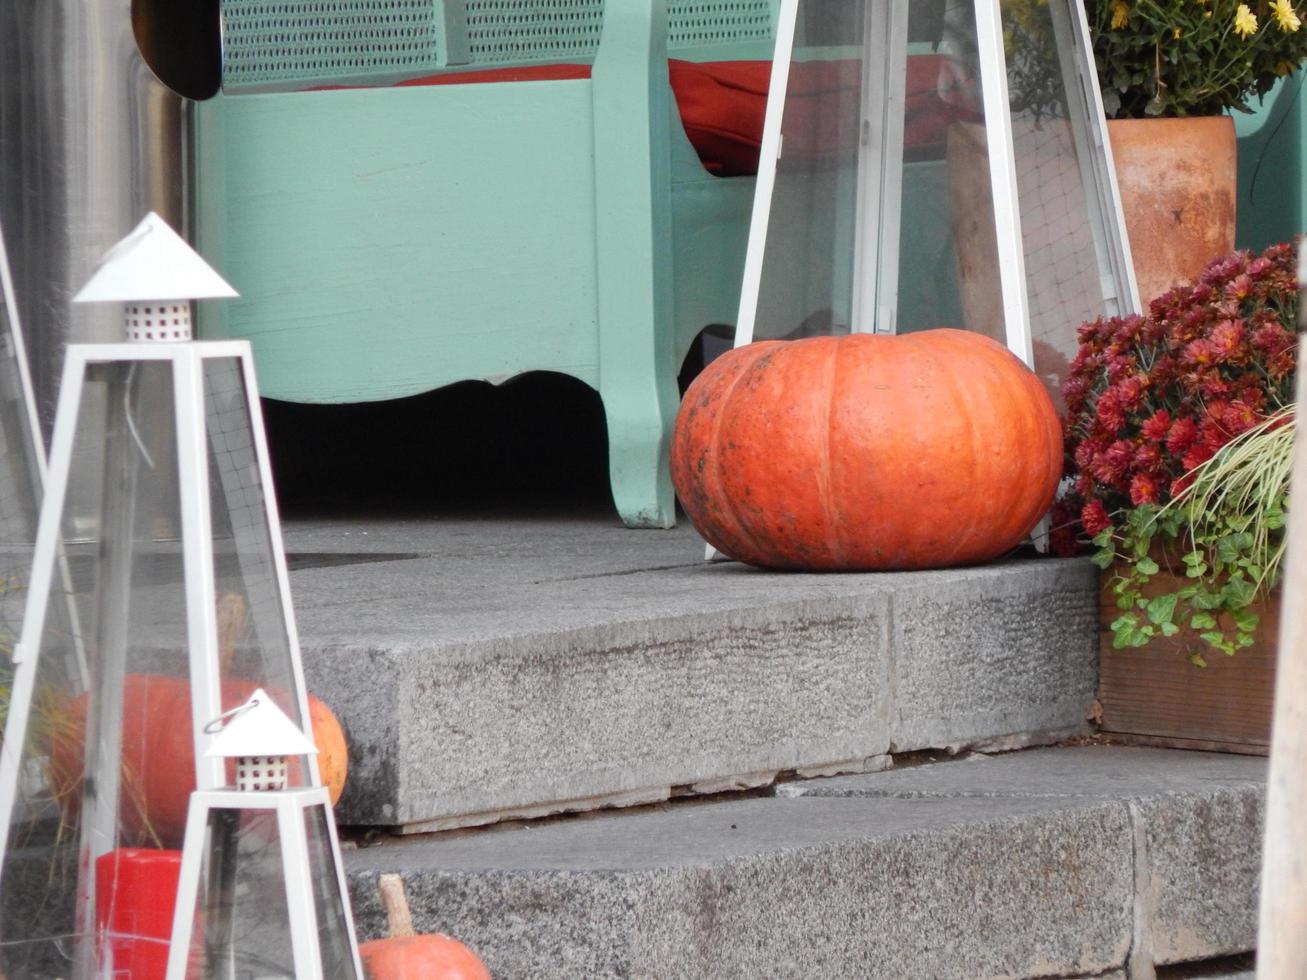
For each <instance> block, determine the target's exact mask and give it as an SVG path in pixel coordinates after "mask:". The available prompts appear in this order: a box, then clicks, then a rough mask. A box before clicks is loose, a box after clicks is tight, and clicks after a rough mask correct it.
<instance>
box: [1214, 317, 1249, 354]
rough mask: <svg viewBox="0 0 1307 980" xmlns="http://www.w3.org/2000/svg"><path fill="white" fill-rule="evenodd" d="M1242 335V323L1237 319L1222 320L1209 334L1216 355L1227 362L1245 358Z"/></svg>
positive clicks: (1243, 334)
mask: <svg viewBox="0 0 1307 980" xmlns="http://www.w3.org/2000/svg"><path fill="white" fill-rule="evenodd" d="M1244 336H1245V333H1244V328H1243V324H1242V323H1240V322H1239V321H1238V320H1222V321H1221V322H1220V323H1218V324H1217V325H1216V326H1215V327H1213V328H1212V332H1211V334H1210V335H1209V337H1210V341H1211V345H1212V347H1213V349H1215V351H1216V356H1217V357H1218V358H1220V360H1222V361H1224V362H1225V363H1227V364H1235V363H1243V361H1244V360H1246V359H1247V356H1246V352H1245V351H1244V350H1243V345H1244Z"/></svg>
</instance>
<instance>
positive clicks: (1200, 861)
mask: <svg viewBox="0 0 1307 980" xmlns="http://www.w3.org/2000/svg"><path fill="white" fill-rule="evenodd" d="M1265 776H1266V768H1265V760H1261V759H1256V758H1249V757H1241V756H1225V755H1216V754H1206V753H1192V752H1179V751H1168V750H1162V749H1136V748H1122V747H1110V746H1101V745H1085V746H1076V747H1058V748H1049V749H1031V750H1027V751H1021V752H1013V753H1007V754H1002V755H993V756H991V755H979V754H976V755H972V756H970V757H967V758H964V759H958V760H954V761H945V762H936V763H932V764H928V765H920V766H913V767H909V768H899V769H895V770H890V771H886V772H881V773H874V774H864V775H859V776H845V777H836V778H831V779H822V780H811V781H805V782H801V783H800V782H788V783H784V784H781V785H780V786H778V787H777V788H776V789H775V790H774V791H773V792H772V794H771V795H769V796H762V795H752V796H750V795H748V794H736V795H734V796H730V797H716V798H711V799H705V800H694V799H689V800H684V801H674V802H672V803H665V804H660V805H656V806H650V807H643V808H640V809H637V810H631V811H609V812H604V813H596V814H586V815H580V816H575V817H567V818H560V819H555V820H551V821H545V822H537V823H525V824H506V825H501V826H499V827H494V828H486V829H483V830H480V831H459V832H455V833H446V834H435V835H426V836H421V837H409V838H394V837H388V838H383V840H382V842H381V843H380V844H378V845H377V846H369V847H360V848H358V849H355V850H349V851H347V852H346V868H347V873H348V875H349V878H350V882H351V890H352V892H353V897H354V910H355V916H356V919H357V922H358V925H359V928H360V932H361V934H362V936H363V937H364V938H371V937H374V936H377V935H380V934H381V933H382V932H383V930H384V916H383V914H382V911H381V908H380V904H379V901H378V899H377V896H376V881H377V876H378V875H379V874H381V873H384V872H392V871H393V872H399V873H400V874H402V875H403V877H404V879H405V881H406V885H407V888H408V892H409V897H410V901H411V902H412V905H413V908H414V914H415V920H416V924H417V927H418V929H419V931H443V932H447V933H449V934H452V935H455V936H457V937H459V938H460V939H462V940H464V941H465V942H467V943H469V944H470V945H472V946H473V947H474V948H475V949H477V951H478V952H479V953H480V954H481V955H482V957H483V958H484V959H485V961H486V963H487V965H488V966H489V967H490V969H491V971H492V972H493V974H494V975H495V977H496V978H499V980H512V978H537V977H539V978H552V977H586V978H596V980H598V978H649V980H654V978H657V980H672V978H681V977H684V978H691V977H693V978H719V977H720V978H741V977H776V978H786V977H819V978H826V977H829V978H859V977H868V978H880V977H884V978H894V980H904V978H908V980H912V978H923V980H935V978H938V980H944V978H957V980H982V978H998V977H1005V978H1052V977H1065V978H1075V977H1123V978H1131V980H1145V978H1153V977H1160V978H1166V977H1174V978H1179V977H1184V976H1190V975H1192V976H1201V975H1204V974H1202V973H1201V972H1193V971H1201V970H1202V969H1207V968H1208V967H1209V966H1211V964H1212V962H1214V963H1215V965H1214V966H1211V968H1212V969H1218V970H1223V971H1224V973H1223V974H1219V973H1218V974H1217V975H1225V976H1238V975H1239V973H1240V972H1241V970H1240V969H1237V968H1231V967H1230V966H1229V964H1230V962H1231V961H1228V960H1226V961H1222V959H1221V958H1224V957H1231V956H1236V955H1238V954H1243V953H1246V952H1247V951H1249V950H1251V949H1252V947H1253V944H1254V942H1255V938H1256V913H1257V875H1258V867H1259V852H1260V846H1261V826H1262V819H1263V803H1264V783H1265ZM1234 962H1235V963H1236V966H1237V963H1238V961H1234ZM1223 964H1224V965H1223Z"/></svg>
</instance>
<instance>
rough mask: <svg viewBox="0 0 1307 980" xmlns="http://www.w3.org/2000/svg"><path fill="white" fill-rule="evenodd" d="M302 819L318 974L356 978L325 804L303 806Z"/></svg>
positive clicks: (348, 979)
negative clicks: (314, 918) (319, 959)
mask: <svg viewBox="0 0 1307 980" xmlns="http://www.w3.org/2000/svg"><path fill="white" fill-rule="evenodd" d="M304 821H305V827H304V829H305V836H306V840H307V841H308V852H309V875H310V877H311V879H312V888H313V905H314V909H315V910H316V912H317V919H318V937H319V940H318V941H319V947H320V949H321V950H322V975H323V977H325V978H327V980H357V978H358V974H357V973H356V972H355V970H354V951H353V946H352V944H351V943H350V929H349V919H348V918H347V914H346V910H345V903H344V898H343V895H342V892H341V879H340V874H339V869H338V866H337V864H336V851H335V848H334V847H333V846H332V838H331V832H330V830H329V828H328V825H327V809H326V807H324V806H310V807H306V808H305V810H304Z"/></svg>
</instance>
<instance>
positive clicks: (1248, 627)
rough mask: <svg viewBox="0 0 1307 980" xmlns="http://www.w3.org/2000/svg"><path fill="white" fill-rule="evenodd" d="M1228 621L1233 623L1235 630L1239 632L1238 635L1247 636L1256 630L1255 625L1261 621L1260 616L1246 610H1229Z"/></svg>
mask: <svg viewBox="0 0 1307 980" xmlns="http://www.w3.org/2000/svg"><path fill="white" fill-rule="evenodd" d="M1230 619H1232V620H1233V621H1234V627H1235V629H1237V630H1239V632H1240V633H1247V634H1249V635H1251V634H1252V632H1253V631H1254V630H1255V629H1257V624H1258V623H1259V622H1260V621H1261V617H1260V616H1258V615H1257V614H1256V613H1255V612H1253V611H1252V610H1250V609H1246V608H1240V609H1232V610H1230Z"/></svg>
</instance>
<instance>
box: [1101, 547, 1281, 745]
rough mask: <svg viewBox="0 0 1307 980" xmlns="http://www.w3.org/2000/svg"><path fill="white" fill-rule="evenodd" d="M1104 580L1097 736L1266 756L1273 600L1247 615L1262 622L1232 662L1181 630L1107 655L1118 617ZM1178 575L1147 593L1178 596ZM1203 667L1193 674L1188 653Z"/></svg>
mask: <svg viewBox="0 0 1307 980" xmlns="http://www.w3.org/2000/svg"><path fill="white" fill-rule="evenodd" d="M1110 577H1111V576H1110V574H1104V575H1103V588H1102V589H1101V591H1100V609H1101V612H1102V625H1101V632H1100V651H1101V655H1100V664H1099V694H1098V700H1099V702H1100V704H1101V705H1102V722H1101V727H1102V730H1103V731H1104V732H1108V733H1112V734H1114V735H1120V736H1123V737H1124V740H1126V741H1130V742H1135V743H1140V744H1152V745H1167V746H1172V747H1175V748H1189V749H1205V750H1209V751H1215V752H1241V753H1245V754H1249V755H1266V754H1267V753H1268V751H1269V749H1270V741H1271V710H1272V704H1273V700H1274V695H1275V661H1276V648H1277V644H1278V640H1279V635H1280V595H1279V591H1278V590H1277V591H1276V592H1274V593H1272V594H1271V596H1270V597H1268V599H1267V600H1265V601H1263V602H1260V603H1258V604H1256V605H1255V606H1254V607H1253V609H1254V611H1255V612H1257V613H1258V615H1260V616H1261V622H1260V623H1258V626H1257V632H1256V633H1255V634H1254V638H1253V645H1252V646H1250V647H1248V648H1247V649H1244V650H1240V651H1239V652H1237V653H1236V654H1235V655H1234V656H1233V657H1227V656H1225V655H1224V654H1222V653H1220V652H1218V651H1213V650H1212V649H1211V648H1210V647H1208V646H1207V644H1206V643H1204V642H1203V641H1202V640H1201V639H1199V638H1198V637H1197V636H1195V635H1193V634H1192V633H1190V632H1188V631H1181V632H1180V633H1179V634H1177V635H1176V636H1173V637H1170V638H1167V637H1154V638H1153V640H1152V641H1151V642H1150V643H1149V644H1148V645H1147V646H1145V647H1141V648H1127V649H1124V650H1114V649H1112V631H1111V630H1110V629H1109V628H1108V624H1109V623H1111V622H1112V620H1114V619H1116V617H1117V616H1119V615H1120V612H1119V610H1118V609H1117V608H1116V603H1115V601H1114V598H1113V596H1112V594H1111V591H1110V589H1108V588H1107V583H1108V581H1109V580H1110ZM1183 581H1184V579H1183V576H1182V575H1179V576H1178V575H1175V574H1173V573H1170V572H1168V571H1167V570H1166V569H1163V570H1162V571H1161V572H1159V573H1158V574H1157V575H1156V576H1154V577H1153V582H1152V585H1153V588H1150V589H1149V590H1148V591H1149V592H1156V593H1160V592H1165V591H1173V590H1174V589H1178V588H1180V587H1181V585H1182V584H1183ZM1193 649H1197V650H1200V651H1201V652H1202V654H1203V658H1204V659H1205V660H1206V661H1207V666H1206V667H1195V666H1194V665H1193V664H1192V663H1190V662H1189V659H1188V653H1189V651H1190V650H1193Z"/></svg>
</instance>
